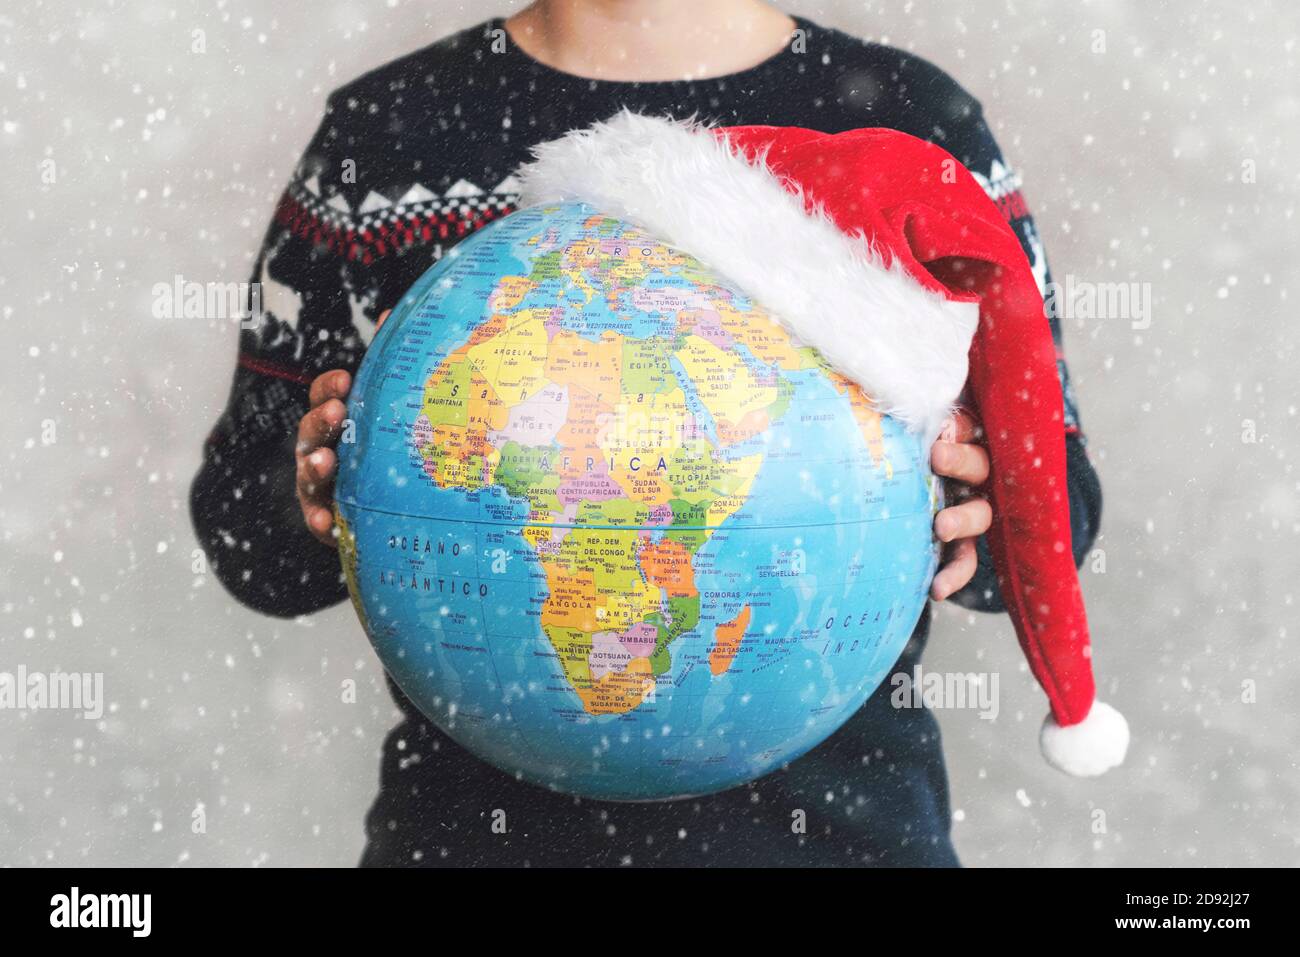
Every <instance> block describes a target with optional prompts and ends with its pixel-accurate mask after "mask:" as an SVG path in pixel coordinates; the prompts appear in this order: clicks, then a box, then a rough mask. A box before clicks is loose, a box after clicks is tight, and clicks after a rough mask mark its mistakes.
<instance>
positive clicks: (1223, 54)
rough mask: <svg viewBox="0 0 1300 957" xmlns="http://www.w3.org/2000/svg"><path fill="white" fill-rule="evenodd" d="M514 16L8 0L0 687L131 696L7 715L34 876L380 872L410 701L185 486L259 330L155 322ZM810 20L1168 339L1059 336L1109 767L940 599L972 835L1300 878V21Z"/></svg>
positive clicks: (1104, 329)
mask: <svg viewBox="0 0 1300 957" xmlns="http://www.w3.org/2000/svg"><path fill="white" fill-rule="evenodd" d="M514 7H515V5H514V4H502V5H500V6H499V7H497V8H490V5H480V4H472V3H465V4H458V3H442V2H433V0H429V2H413V0H348V2H345V0H322V2H316V3H310V4H287V5H286V4H265V3H254V2H250V0H231V2H227V3H224V4H213V3H198V2H189V3H185V2H181V3H177V4H175V5H174V7H173V6H172V5H168V4H164V3H156V2H132V3H121V2H118V3H103V2H93V3H92V2H87V3H83V4H71V3H66V2H63V3H59V2H55V3H47V4H43V5H39V6H34V7H27V6H26V5H23V7H22V9H21V12H20V6H19V5H16V4H14V5H10V6H9V7H8V8H7V10H6V12H5V13H3V14H0V90H3V95H2V96H0V124H2V126H0V159H2V161H3V163H4V169H5V175H4V176H3V177H2V178H0V217H3V225H4V228H3V229H2V230H0V316H2V317H3V330H4V339H5V347H4V349H3V350H2V351H0V382H2V383H3V390H4V391H3V395H4V400H5V402H4V405H5V410H6V411H5V414H4V415H2V416H0V670H12V669H14V668H15V667H16V666H17V665H19V664H25V665H26V666H27V667H29V668H32V669H41V670H46V671H50V670H57V669H65V670H76V671H103V672H105V673H106V679H105V680H106V687H105V691H106V695H107V698H108V700H109V702H110V709H109V711H108V713H106V714H105V716H104V719H103V720H102V722H99V723H95V722H90V721H85V720H82V719H80V718H77V717H74V716H71V715H69V714H67V713H62V712H30V713H26V714H18V713H15V712H12V711H4V712H0V863H4V864H42V863H59V864H81V863H86V864H95V865H103V864H163V865H166V864H175V863H186V864H230V865H247V864H259V863H261V864H274V865H301V864H326V863H329V864H350V863H352V862H353V861H355V859H356V858H357V855H358V853H359V851H360V848H361V845H362V831H361V820H362V814H363V812H364V810H365V808H366V807H367V805H368V803H369V802H370V800H371V798H372V796H373V794H374V792H375V789H376V782H377V754H378V750H379V747H380V743H381V741H382V738H383V735H384V732H385V731H386V729H387V728H388V727H389V726H390V725H391V723H392V722H393V719H394V710H393V707H392V705H391V704H390V702H389V699H388V697H387V695H386V693H385V691H384V689H383V686H382V682H381V680H380V670H379V667H378V665H377V662H376V659H375V657H374V656H373V654H372V653H371V652H370V649H369V646H368V645H367V644H366V642H365V640H364V638H363V636H362V634H361V632H360V630H359V628H358V626H357V624H356V621H355V619H354V618H353V616H352V613H351V611H350V610H349V609H348V608H347V607H342V608H337V609H333V610H331V611H329V612H327V613H324V614H320V615H316V616H314V617H311V618H309V619H304V620H301V621H297V622H279V621H273V620H269V619H266V618H262V617H259V616H257V615H255V614H252V613H250V612H248V611H246V610H243V609H242V608H240V607H237V606H236V605H234V604H233V603H232V602H231V601H230V600H229V599H228V598H227V597H226V595H225V594H224V593H223V592H222V590H221V588H220V586H219V585H218V584H217V583H216V582H215V581H214V580H212V579H211V576H208V575H204V574H202V573H198V574H196V573H195V572H194V570H193V567H192V562H193V561H194V559H193V550H194V548H195V541H194V538H193V535H192V533H191V531H190V527H189V523H188V518H187V514H186V493H187V485H188V482H189V480H190V478H191V476H192V475H193V473H194V471H195V469H196V467H197V464H198V460H199V449H200V445H201V442H202V440H203V437H204V434H205V432H206V430H207V429H208V428H209V427H210V425H211V424H212V423H213V421H214V420H215V417H216V415H217V412H218V410H219V408H220V406H221V404H222V403H223V401H224V399H225V395H226V390H227V386H228V382H229V379H230V375H231V371H232V369H233V365H234V359H235V339H236V330H235V328H234V326H233V325H232V324H231V323H224V322H216V321H213V322H208V321H200V320H159V319H154V318H152V316H151V314H150V301H151V296H150V291H151V288H152V286H153V285H154V284H155V283H157V282H170V281H171V279H172V277H174V276H175V275H177V274H181V275H183V276H185V277H186V278H187V279H197V280H200V281H220V282H228V281H242V280H245V279H246V278H247V277H248V274H249V267H250V263H251V259H252V256H253V254H254V252H255V249H256V246H257V243H258V240H259V239H260V236H261V233H262V230H263V228H264V226H265V224H266V222H267V220H268V217H269V216H270V214H271V211H272V206H273V203H274V201H275V199H276V197H277V194H278V192H279V189H280V188H281V186H282V184H283V183H284V181H285V179H286V177H287V176H288V175H289V172H290V169H291V167H292V165H293V163H294V162H295V160H296V158H297V156H298V153H299V151H300V150H301V148H302V147H303V146H304V144H305V142H306V140H307V138H308V136H309V135H310V134H311V132H312V130H313V129H314V127H315V125H316V123H317V121H318V118H319V114H320V110H321V108H322V105H323V102H324V99H325V96H326V94H327V93H328V92H329V91H330V90H331V89H332V88H334V87H335V86H337V85H339V84H340V83H342V82H344V81H345V80H347V79H350V78H352V77H354V76H356V75H357V74H359V73H361V72H363V71H365V70H366V69H368V68H370V67H372V66H375V65H377V64H379V63H381V62H383V61H386V60H388V59H390V58H392V57H394V56H396V55H398V54H401V53H405V52H407V51H410V50H412V49H415V48H417V47H419V46H423V45H425V44H426V43H428V42H430V41H432V40H433V39H435V38H437V37H438V36H440V35H443V34H445V33H448V32H451V31H452V30H455V29H459V28H461V27H463V26H466V25H469V24H471V23H473V22H476V21H478V20H480V19H482V18H483V17H485V16H487V15H488V14H489V13H492V12H498V11H508V10H511V9H513V8H514ZM788 9H790V10H791V11H794V12H800V13H804V14H806V15H808V16H810V17H812V18H813V19H814V20H817V21H820V22H821V23H823V24H825V25H827V26H835V27H839V28H842V29H845V30H848V31H851V32H854V33H857V34H859V35H863V36H870V37H872V38H876V39H881V38H883V39H885V40H887V41H888V42H890V43H893V44H896V45H899V46H903V47H906V48H908V49H912V50H915V51H916V52H918V53H920V54H923V55H925V56H927V57H929V58H930V59H933V60H935V61H937V62H938V63H940V64H941V65H942V66H944V67H945V68H947V69H948V70H949V71H950V72H952V73H953V74H954V75H956V76H957V77H958V78H959V79H960V80H961V81H962V82H963V83H964V84H965V85H966V86H967V87H968V88H969V89H970V90H971V91H972V92H974V93H975V94H976V95H977V96H978V97H979V98H980V99H981V100H982V101H983V103H984V105H985V108H986V111H987V113H988V114H989V116H990V117H991V118H992V120H993V122H994V123H995V126H996V129H997V132H998V134H999V137H1000V139H1001V141H1002V144H1003V146H1004V149H1005V150H1006V151H1007V152H1008V153H1009V154H1010V156H1011V158H1012V159H1013V161H1014V162H1015V163H1016V164H1017V165H1018V166H1019V167H1020V168H1021V169H1022V171H1023V173H1024V177H1025V191H1026V195H1027V196H1028V198H1029V201H1030V204H1031V206H1032V207H1033V209H1034V211H1035V213H1036V215H1037V218H1038V223H1039V226H1040V229H1041V231H1042V233H1043V237H1044V240H1045V242H1046V246H1047V249H1048V252H1049V254H1050V256H1051V260H1052V265H1053V268H1054V270H1055V272H1056V274H1057V278H1058V279H1064V278H1065V276H1066V275H1067V274H1074V275H1075V276H1076V277H1078V278H1079V279H1083V280H1088V281H1099V282H1102V281H1133V282H1139V283H1150V284H1151V289H1152V291H1153V294H1154V312H1153V316H1152V321H1151V323H1150V327H1149V328H1147V329H1144V330H1137V329H1134V328H1133V327H1132V324H1131V323H1130V322H1129V321H1127V320H1104V321H1103V320H1091V321H1082V320H1080V321H1067V323H1066V336H1067V349H1068V353H1069V356H1070V360H1071V365H1072V368H1073V372H1074V376H1075V380H1076V385H1077V388H1078V391H1079V395H1080V400H1081V405H1082V412H1083V416H1084V422H1085V425H1086V427H1087V431H1088V433H1089V435H1090V437H1091V443H1092V444H1091V450H1092V453H1093V455H1094V457H1095V458H1096V461H1097V463H1098V465H1099V468H1100V471H1101V474H1102V476H1103V481H1104V483H1105V491H1106V508H1105V518H1104V534H1103V537H1102V539H1101V541H1100V542H1099V547H1100V548H1101V549H1102V550H1103V551H1104V554H1103V555H1098V556H1097V557H1096V558H1095V559H1094V563H1095V564H1096V565H1098V567H1099V568H1100V567H1101V566H1102V565H1103V564H1104V571H1101V572H1100V573H1094V574H1091V575H1089V576H1088V577H1087V578H1086V580H1085V588H1086V591H1087V596H1088V600H1089V607H1090V610H1091V619H1092V623H1093V631H1094V634H1095V640H1096V646H1097V651H1096V663H1097V666H1098V670H1099V673H1100V676H1101V686H1102V693H1103V695H1104V696H1105V697H1106V698H1108V699H1110V700H1112V701H1113V702H1114V703H1116V704H1117V705H1119V706H1120V707H1121V708H1122V709H1123V710H1124V711H1125V712H1126V713H1127V714H1128V716H1129V719H1130V721H1131V723H1132V725H1133V730H1134V734H1135V741H1134V745H1133V749H1132V753H1131V757H1130V759H1129V762H1128V765H1127V767H1126V768H1125V769H1124V770H1123V771H1121V772H1119V773H1113V774H1112V775H1111V776H1109V777H1107V778H1105V779H1104V780H1102V781H1100V782H1077V781H1071V780H1068V779H1066V778H1064V777H1062V776H1060V775H1058V774H1056V773H1055V772H1053V771H1051V770H1050V769H1048V768H1047V767H1046V766H1045V765H1044V764H1043V763H1042V761H1041V759H1040V758H1039V756H1038V753H1037V745H1036V735H1037V727H1038V723H1039V721H1040V719H1041V717H1042V714H1043V713H1044V711H1045V703H1044V698H1043V696H1042V694H1041V692H1040V691H1039V690H1038V689H1037V688H1036V686H1034V684H1033V682H1032V680H1031V679H1030V677H1029V675H1028V672H1027V670H1026V669H1025V666H1024V664H1023V659H1022V658H1021V656H1020V654H1019V651H1018V649H1017V646H1016V643H1015V639H1014V635H1013V633H1012V631H1011V628H1010V626H1009V624H1008V622H1007V621H1006V619H1005V618H990V617H983V616H974V615H971V614H969V613H967V612H964V611H962V610H961V609H957V608H951V607H945V608H943V609H941V610H940V612H939V614H938V616H937V622H936V626H935V629H934V637H933V640H932V642H931V652H930V653H929V656H928V659H927V665H928V666H929V667H931V668H932V669H936V670H962V671H997V672H1000V673H1001V675H1002V688H1001V692H1002V694H1001V702H1002V710H1001V713H1000V715H999V717H998V718H997V720H996V721H994V722H989V721H983V720H981V719H980V718H979V717H978V716H977V714H976V713H975V712H974V711H949V712H944V713H943V714H942V716H941V720H942V723H943V728H944V732H945V736H946V748H947V752H948V755H949V760H950V766H951V777H952V791H953V803H954V808H955V811H956V814H955V818H956V819H955V823H954V828H955V833H956V840H957V845H958V849H959V851H960V853H961V855H962V857H963V859H964V860H965V861H966V862H967V863H969V864H973V865H1006V864H1050V865H1070V866H1086V865H1094V864H1095V865H1138V864H1158V865H1194V866H1195V865H1225V864H1294V863H1296V862H1297V861H1298V860H1300V821H1298V820H1297V808H1298V807H1300V773H1298V771H1297V767H1296V751H1297V748H1296V742H1297V737H1298V732H1300V691H1297V688H1298V687H1300V656H1298V655H1297V650H1296V648H1297V642H1298V641H1300V621H1298V620H1297V591H1298V589H1300V586H1297V583H1296V572H1297V570H1300V558H1298V557H1297V553H1298V552H1300V548H1298V546H1300V541H1298V534H1297V533H1298V532H1300V491H1298V488H1300V485H1298V483H1300V475H1297V472H1296V457H1297V454H1300V442H1297V434H1296V433H1297V404H1298V403H1300V399H1297V397H1296V394H1295V391H1296V383H1297V378H1298V377H1297V371H1296V369H1297V360H1298V359H1300V357H1298V356H1297V353H1296V332H1295V319H1294V312H1295V309H1296V302H1297V299H1298V298H1300V282H1298V277H1297V269H1296V257H1297V252H1298V250H1297V237H1298V236H1300V221H1298V220H1297V215H1296V213H1297V195H1298V192H1300V190H1298V186H1300V182H1298V174H1297V160H1296V158H1297V153H1298V152H1300V65H1298V64H1297V58H1298V52H1300V51H1297V38H1298V36H1300V8H1298V7H1297V6H1296V5H1295V4H1293V3H1288V2H1282V0H1277V2H1271V3H1270V2H1265V0H1236V2H1226V0H1224V2H1219V0H1207V2H1178V3H1173V2H1167V3H1156V2H1137V0H1132V2H1121V0H1111V2H1091V3H1089V2H1073V3H1063V2H1060V0H1055V2H1053V0H1004V2H995V0H979V2H976V0H911V2H907V3H902V2H894V3H886V2H878V0H877V2H866V3H860V2H824V3H814V2H801V3H790V4H788ZM195 30H203V31H204V35H205V39H206V53H203V54H196V53H193V52H191V46H192V43H193V37H194V34H193V31H195ZM1097 31H1104V35H1103V34H1100V33H1098V32H1097ZM1103 36H1104V46H1105V49H1104V51H1099V50H1098V47H1099V43H1098V39H1099V38H1102V37H1103ZM47 160H52V161H53V167H51V166H50V165H49V164H48V163H47V162H46V161H47ZM51 168H53V170H54V171H55V181H54V182H52V183H51V182H48V181H47V180H48V178H49V177H48V171H49V170H50V169H51ZM51 425H52V426H53V433H52V435H51V432H50V429H51ZM51 438H52V441H51ZM347 677H355V678H358V679H359V685H360V689H361V690H360V700H359V701H358V702H357V703H355V704H344V703H343V702H342V701H341V700H340V694H339V687H340V682H341V681H343V679H345V678H347ZM1243 689H1245V692H1246V693H1244V692H1243ZM1243 698H1245V699H1246V700H1243ZM1252 698H1253V701H1252V700H1251V699H1252ZM200 807H201V808H202V812H203V815H204V816H205V818H206V833H199V834H196V833H194V832H193V831H192V828H191V820H192V818H193V815H194V812H195V809H196V808H200ZM1099 812H1100V813H1099Z"/></svg>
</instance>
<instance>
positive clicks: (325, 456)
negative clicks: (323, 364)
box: [294, 309, 391, 548]
mask: <svg viewBox="0 0 1300 957" xmlns="http://www.w3.org/2000/svg"><path fill="white" fill-rule="evenodd" d="M390 311H391V310H387V309H386V310H384V312H383V313H382V314H381V315H380V316H379V321H378V322H377V323H375V331H376V332H378V331H379V327H380V326H382V325H383V324H384V320H385V319H387V318H388V313H389V312H390ZM351 388H352V376H351V375H349V374H348V372H347V370H345V369H331V370H330V371H329V372H322V373H321V374H320V375H318V376H317V377H316V378H315V379H314V380H313V381H312V384H311V390H310V392H309V393H308V397H307V401H308V403H309V404H310V406H311V408H309V409H308V410H307V414H306V415H304V416H303V417H302V419H301V420H299V422H298V442H297V445H296V446H295V447H294V459H295V461H296V463H297V486H298V504H299V506H301V508H302V518H303V521H304V522H306V524H307V530H308V531H310V532H311V533H312V534H313V535H315V536H316V538H317V540H319V541H320V542H321V543H322V544H325V545H328V546H330V547H331V548H333V547H334V544H335V543H334V476H335V475H336V474H337V473H338V468H339V460H338V456H337V455H335V454H334V446H335V445H336V444H337V443H338V440H339V434H340V433H341V432H342V431H343V420H344V418H346V416H347V414H348V410H347V406H346V405H344V404H343V403H344V400H345V399H347V397H348V390H350V389H351Z"/></svg>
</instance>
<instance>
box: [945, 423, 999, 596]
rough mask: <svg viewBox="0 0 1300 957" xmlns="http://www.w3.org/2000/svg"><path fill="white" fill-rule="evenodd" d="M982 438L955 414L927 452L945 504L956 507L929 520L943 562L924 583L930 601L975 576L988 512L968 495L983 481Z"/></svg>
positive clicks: (985, 475)
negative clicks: (942, 485) (944, 491)
mask: <svg viewBox="0 0 1300 957" xmlns="http://www.w3.org/2000/svg"><path fill="white" fill-rule="evenodd" d="M983 436H984V430H983V429H982V428H980V424H979V423H978V422H976V421H975V419H974V418H972V417H971V415H970V413H968V412H966V411H964V410H958V411H957V413H956V414H955V415H954V416H953V419H952V424H951V425H950V426H949V427H948V428H946V429H944V430H943V432H942V433H941V434H940V435H939V438H938V439H937V440H936V441H935V443H934V447H933V448H932V449H931V450H930V467H931V468H932V469H933V470H934V474H935V475H942V476H943V477H944V478H946V479H949V482H948V483H947V491H948V496H947V499H946V500H947V501H949V502H955V503H956V504H954V505H951V506H949V507H948V508H945V509H943V510H942V511H940V512H939V514H938V515H936V516H935V518H934V533H935V535H937V536H938V538H939V540H940V541H941V542H946V543H947V545H946V546H945V548H944V558H943V564H942V565H941V567H940V568H939V573H938V574H937V575H935V576H934V581H933V582H931V583H930V597H931V598H933V599H934V600H935V601H943V600H944V599H945V598H947V597H948V596H950V595H952V594H953V593H954V592H957V591H960V590H961V589H962V588H963V587H964V586H965V585H966V583H967V582H969V581H970V580H971V578H972V577H974V575H975V566H976V556H975V540H976V539H977V538H979V537H980V536H981V535H983V534H984V533H985V532H987V531H988V530H989V525H991V524H992V522H993V510H992V509H991V508H989V503H988V502H987V501H986V500H985V499H984V498H981V497H979V496H976V495H973V494H972V493H971V488H972V487H974V486H979V485H982V484H984V482H985V481H986V480H987V479H988V477H989V454H988V452H986V451H985V450H984V446H983V445H981V444H979V443H980V440H981V439H982V438H983Z"/></svg>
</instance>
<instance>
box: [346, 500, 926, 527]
mask: <svg viewBox="0 0 1300 957" xmlns="http://www.w3.org/2000/svg"><path fill="white" fill-rule="evenodd" d="M341 501H345V502H347V504H348V505H350V506H352V507H353V508H355V509H358V510H360V511H363V512H377V513H378V514H380V515H392V516H393V517H394V518H407V519H420V520H424V521H430V522H441V523H443V524H444V525H498V526H506V527H509V528H517V527H519V526H520V525H527V526H529V527H531V528H572V529H583V528H599V529H612V530H616V531H633V532H636V531H658V530H663V531H673V532H704V531H710V530H718V529H722V528H724V527H725V526H726V523H725V522H724V523H722V524H721V525H658V526H652V527H649V528H638V527H637V526H634V525H568V524H561V523H558V522H530V521H527V520H524V521H513V522H501V521H496V520H494V519H490V518H441V517H439V516H437V515H416V514H414V513H411V512H394V511H392V510H391V509H386V508H377V507H375V506H373V505H360V504H358V503H357V502H352V501H347V500H346V499H343V500H341ZM907 514H909V515H924V514H926V513H925V512H909V513H907ZM894 517H896V516H892V515H891V516H890V517H889V518H894ZM884 521H889V519H888V518H856V519H852V520H849V521H844V522H791V523H788V524H782V525H766V524H764V525H732V526H731V528H729V529H728V531H746V530H760V529H763V530H766V529H769V528H843V527H844V526H845V525H870V524H872V523H873V522H884Z"/></svg>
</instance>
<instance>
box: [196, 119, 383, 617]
mask: <svg viewBox="0 0 1300 957" xmlns="http://www.w3.org/2000/svg"><path fill="white" fill-rule="evenodd" d="M335 112H336V111H335V107H334V101H333V98H332V99H331V105H330V107H329V108H328V109H327V111H326V115H325V119H324V121H323V122H322V124H321V126H320V128H319V129H318V130H317V132H316V135H315V136H314V137H313V139H312V142H311V144H310V146H309V147H308V148H307V151H306V154H305V155H304V157H303V159H302V161H301V163H300V164H299V166H298V168H297V170H296V171H295V173H294V175H293V177H292V179H291V181H290V183H289V185H288V188H287V189H286V190H285V192H284V193H283V195H282V196H281V198H280V201H279V204H278V205H277V208H276V212H275V215H274V218H273V220H272V222H271V225H270V227H269V229H268V230H267V232H266V237H265V239H264V241H263V243H262V246H261V250H260V253H259V255H258V257H257V262H256V265H255V267H254V274H253V276H252V280H253V282H254V283H255V284H257V285H256V288H257V290H258V292H259V293H260V314H259V313H257V312H254V311H252V310H251V306H252V303H256V301H257V300H256V299H254V300H253V301H252V303H250V318H249V320H247V321H246V322H245V323H243V324H242V325H243V326H244V327H245V328H242V329H241V332H240V338H239V350H238V358H237V365H236V368H235V373H234V382H233V384H232V387H231V390H230V395H229V399H228V401H227V403H226V407H225V409H224V411H223V412H222V413H221V416H220V418H219V419H218V421H217V423H216V425H215V427H214V428H213V430H212V432H211V433H210V435H209V436H208V439H207V442H206V444H205V447H204V452H203V462H202V466H201V467H200V469H199V473H198V475H197V476H196V477H195V479H194V482H193V485H192V487H191V490H190V514H191V517H192V520H193V523H194V528H195V532H196V534H197V537H198V540H199V543H200V545H201V546H202V547H203V549H204V551H205V553H206V554H207V558H208V563H209V566H210V567H211V569H212V571H213V572H214V573H215V575H216V576H217V578H218V579H219V580H220V582H221V583H222V585H223V586H225V588H226V589H227V590H228V591H229V592H230V594H231V595H232V596H233V597H234V598H236V599H237V600H238V601H240V602H241V603H243V604H245V605H247V606H249V607H250V608H253V609H256V610H257V611H261V612H263V613H265V614H270V615H276V616H283V617H291V616H294V615H299V614H305V613H309V612H313V611H317V610H319V609H322V608H325V607H327V606H329V605H332V604H334V603H336V602H338V601H340V600H342V599H343V598H344V597H346V594H347V591H346V587H345V585H344V583H343V581H342V579H341V574H340V567H339V561H338V556H337V554H336V553H335V551H334V550H333V549H331V548H329V547H327V546H325V545H322V544H321V543H320V542H318V541H317V540H316V539H315V538H313V537H312V536H311V534H310V533H309V532H308V531H307V529H306V527H305V526H304V524H303V521H302V515H301V512H300V511H299V506H298V501H297V497H296V493H295V462H294V443H295V441H296V439H297V427H298V420H299V419H300V418H301V417H302V415H303V413H304V412H305V411H306V409H307V395H308V386H309V385H310V383H311V381H312V379H313V378H314V377H315V376H316V375H319V374H320V373H321V372H323V371H326V370H329V369H337V368H341V369H347V370H349V371H354V370H355V369H356V367H357V365H358V364H359V363H360V359H361V355H362V353H363V352H364V348H365V345H364V344H365V342H366V341H368V339H369V336H370V334H371V328H372V325H373V319H374V312H375V309H374V306H373V301H372V300H370V299H367V297H366V296H365V295H364V294H359V293H358V291H357V290H358V289H359V288H360V286H359V285H358V283H357V281H356V279H357V277H356V270H355V269H350V268H349V267H348V262H347V256H346V250H345V249H341V248H340V247H339V244H337V243H334V242H330V241H329V240H330V233H329V230H328V228H327V227H328V202H329V199H330V198H331V194H332V192H333V189H334V187H332V186H331V184H330V180H331V179H333V180H338V179H340V167H339V164H338V157H337V156H336V155H335V154H339V153H342V152H343V150H341V149H338V148H337V147H336V145H335V142H334V141H335V139H336V137H337V132H336V130H335V127H334V123H333V116H334V115H335ZM323 184H324V185H323Z"/></svg>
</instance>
